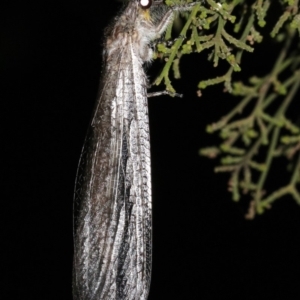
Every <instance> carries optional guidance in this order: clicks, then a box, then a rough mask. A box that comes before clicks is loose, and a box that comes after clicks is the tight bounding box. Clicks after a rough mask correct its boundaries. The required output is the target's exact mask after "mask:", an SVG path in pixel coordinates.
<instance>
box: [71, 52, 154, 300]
mask: <svg viewBox="0 0 300 300" xmlns="http://www.w3.org/2000/svg"><path fill="white" fill-rule="evenodd" d="M131 55H132V54H131V53H130V51H129V49H122V50H120V52H119V54H117V55H114V56H112V57H110V61H109V63H108V64H107V66H106V68H105V72H104V74H103V79H104V80H103V83H102V88H101V92H100V96H99V100H98V102H97V105H96V109H95V112H94V116H93V119H92V123H91V127H90V129H89V132H88V135H87V138H86V141H85V145H84V148H83V151H82V155H81V159H80V165H79V169H78V174H77V179H76V188H75V202H74V203H75V204H74V212H75V216H74V218H75V221H74V223H75V224H74V240H75V241H74V248H75V249H74V252H75V255H74V256H75V257H74V283H73V285H74V297H75V299H82V300H92V299H97V300H101V299H103V300H104V299H105V300H107V299H120V300H121V299H124V300H125V299H134V300H138V299H139V300H140V299H146V297H147V294H148V291H149V284H150V272H151V270H150V269H151V190H150V186H149V185H150V149H149V129H148V112H147V103H146V102H147V98H146V90H145V84H146V82H144V81H145V80H144V77H145V76H144V72H143V69H142V66H141V64H140V63H139V62H137V61H136V63H138V68H135V70H132V66H130V64H129V65H128V58H131V59H134V58H132V57H131ZM136 77H137V78H139V80H140V81H141V79H142V82H140V83H142V85H140V87H138V86H136V82H135V80H136V79H137V78H136ZM140 83H139V84H140ZM143 102H144V103H143Z"/></svg>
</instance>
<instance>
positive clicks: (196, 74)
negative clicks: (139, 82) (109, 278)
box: [0, 0, 300, 300]
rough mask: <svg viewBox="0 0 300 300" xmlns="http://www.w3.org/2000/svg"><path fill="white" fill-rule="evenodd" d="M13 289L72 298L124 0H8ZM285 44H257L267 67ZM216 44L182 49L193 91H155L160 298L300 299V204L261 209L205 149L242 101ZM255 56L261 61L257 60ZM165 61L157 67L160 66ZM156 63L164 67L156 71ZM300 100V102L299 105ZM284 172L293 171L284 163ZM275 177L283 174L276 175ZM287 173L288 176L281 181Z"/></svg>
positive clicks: (8, 273)
mask: <svg viewBox="0 0 300 300" xmlns="http://www.w3.org/2000/svg"><path fill="white" fill-rule="evenodd" d="M1 6H2V8H1V16H0V24H1V26H0V34H1V48H0V62H1V66H0V87H1V88H0V100H1V101H0V103H1V121H2V125H1V131H2V132H1V150H2V151H3V152H2V155H1V158H2V159H1V161H2V164H1V165H2V167H1V183H2V184H1V191H2V193H1V194H2V197H1V219H0V220H1V237H2V238H1V242H2V243H1V245H2V246H1V252H2V254H1V274H2V279H1V290H0V295H1V296H0V297H1V299H14V300H17V299H39V300H43V299H51V300H53V299H65V300H67V299H72V291H71V277H72V274H71V273H72V252H73V245H72V198H73V189H74V180H75V174H76V168H77V163H78V159H79V155H80V151H81V147H82V145H83V141H84V137H85V133H86V130H87V127H88V123H89V119H90V115H91V111H92V109H93V105H94V101H95V98H96V93H97V89H98V81H99V76H100V70H101V40H102V32H103V28H104V27H105V26H106V25H107V24H108V22H109V20H110V19H111V18H112V17H113V15H114V14H115V12H116V11H117V10H118V9H119V7H120V4H117V3H116V2H114V1H79V0H73V1H68V0H62V1H32V2H31V1H20V2H16V1H7V2H4V1H2V4H1ZM273 47H274V46H273V45H271V44H270V47H268V48H260V49H261V50H259V49H258V50H257V51H258V54H259V55H260V56H257V58H256V59H257V60H256V61H255V60H254V58H253V57H252V56H247V55H245V58H244V59H245V61H244V63H245V67H244V68H245V69H244V70H245V73H246V74H252V73H254V72H256V71H257V68H259V72H261V73H262V74H264V73H265V72H267V70H268V68H269V67H270V66H271V65H272V63H273V61H274V58H275V56H276V53H274V51H273V49H274V48H273ZM206 55H207V54H204V55H202V56H201V55H200V56H197V55H191V56H189V57H186V58H184V59H183V61H182V68H181V71H182V77H183V79H182V80H181V81H176V82H175V81H174V85H175V86H176V88H177V90H178V91H179V92H182V93H183V94H184V95H185V97H184V98H183V99H178V98H177V99H176V98H170V97H157V98H151V99H150V100H149V107H150V123H151V146H152V168H153V171H152V172H153V214H154V232H153V236H154V241H153V247H154V254H153V255H154V256H153V274H152V284H151V292H150V296H149V300H151V299H156V300H160V299H224V298H228V299H231V298H239V299H262V298H267V299H273V298H277V299H297V298H299V296H300V289H299V288H298V282H299V277H300V269H299V267H300V256H299V252H300V244H299V233H300V208H299V207H298V206H297V205H296V204H295V203H294V202H293V200H291V199H285V200H281V201H278V202H277V203H276V204H275V205H274V207H273V208H272V210H270V211H268V212H267V213H266V214H265V215H264V216H262V217H257V218H256V219H255V220H254V221H245V220H244V217H243V216H244V214H245V207H243V206H241V205H239V204H234V203H233V202H232V201H231V200H230V194H229V193H227V192H226V182H227V179H228V178H227V175H217V176H216V175H214V173H213V166H214V165H215V164H214V162H212V161H209V160H207V159H205V158H202V157H200V156H198V150H199V148H200V147H204V146H207V145H210V144H212V143H213V141H214V140H213V138H212V137H210V136H208V135H207V134H206V133H205V126H206V124H208V123H211V122H213V121H216V120H217V119H218V118H220V117H221V116H222V115H224V114H225V113H226V111H228V109H229V107H230V106H232V105H234V104H235V103H236V101H237V100H229V99H228V98H226V97H225V96H224V95H223V94H222V92H221V91H222V87H216V88H211V89H209V90H207V91H204V95H203V97H202V98H197V97H196V89H197V83H198V82H199V81H200V80H201V79H206V78H209V76H211V75H212V72H214V74H216V73H215V72H216V71H211V69H212V67H211V64H210V63H208V62H207V61H206V58H207V56H206ZM249 62H250V63H249ZM160 67H161V65H157V64H156V66H154V69H152V73H155V72H156V71H154V70H155V69H158V70H159V68H160ZM150 73H151V71H150ZM298 108H299V107H298ZM273 177H274V179H276V178H278V177H281V175H280V174H278V173H275V174H274V176H273ZM275 182H276V180H275ZM276 184H277V183H276Z"/></svg>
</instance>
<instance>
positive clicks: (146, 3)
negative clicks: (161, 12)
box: [139, 0, 152, 9]
mask: <svg viewBox="0 0 300 300" xmlns="http://www.w3.org/2000/svg"><path fill="white" fill-rule="evenodd" d="M139 2H140V6H141V8H144V9H147V8H149V7H150V6H151V5H152V0H139Z"/></svg>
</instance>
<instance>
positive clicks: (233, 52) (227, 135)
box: [155, 0, 300, 219]
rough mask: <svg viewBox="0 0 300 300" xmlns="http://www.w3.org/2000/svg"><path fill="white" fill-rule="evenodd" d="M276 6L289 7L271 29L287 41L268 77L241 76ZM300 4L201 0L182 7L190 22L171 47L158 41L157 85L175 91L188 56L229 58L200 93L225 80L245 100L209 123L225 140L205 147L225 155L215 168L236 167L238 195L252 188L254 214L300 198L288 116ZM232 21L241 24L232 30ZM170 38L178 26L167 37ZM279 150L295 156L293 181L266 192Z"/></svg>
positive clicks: (298, 66) (295, 131) (299, 72)
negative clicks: (245, 56)
mask: <svg viewBox="0 0 300 300" xmlns="http://www.w3.org/2000/svg"><path fill="white" fill-rule="evenodd" d="M189 2H192V1H180V0H173V1H172V0H169V1H167V4H168V5H180V4H184V3H189ZM273 5H277V6H280V5H281V7H282V14H281V15H280V14H278V16H277V21H275V23H274V24H273V29H272V30H271V32H268V33H267V34H270V35H271V37H272V38H273V39H274V43H277V44H278V45H281V50H279V52H278V57H277V60H276V62H275V63H274V65H273V68H272V69H271V70H267V71H266V72H265V75H264V76H262V77H251V78H249V79H248V83H245V82H242V81H234V80H233V75H234V74H235V73H236V72H242V66H241V59H242V56H243V54H244V52H245V51H246V52H249V53H252V52H253V50H254V48H255V46H256V45H257V44H258V43H261V42H263V37H264V35H265V36H266V33H265V30H264V31H262V28H263V27H265V26H266V24H268V25H269V23H270V22H272V21H270V20H269V19H270V18H268V13H269V11H270V9H271V8H272V7H273ZM298 7H299V0H281V1H280V0H277V1H274V0H272V1H271V0H256V1H255V0H253V1H246V0H232V1H225V0H220V1H219V2H217V1H213V0H206V1H203V2H197V3H196V4H195V6H193V8H192V10H191V12H189V13H183V14H182V15H183V17H184V18H185V19H186V23H185V25H184V26H183V27H182V29H181V32H180V35H179V36H180V37H179V38H178V39H177V40H176V41H175V43H174V44H173V45H172V46H171V47H167V46H165V45H164V44H159V45H158V48H157V49H158V52H157V54H156V55H157V56H158V57H163V58H164V59H165V60H166V64H165V66H164V68H163V70H162V72H161V74H160V75H159V76H158V77H157V78H156V80H155V84H156V85H158V84H161V83H162V82H163V83H164V84H165V86H166V89H167V90H168V91H170V92H172V93H175V89H174V88H173V86H172V84H171V80H170V78H169V72H170V70H173V73H174V77H175V78H179V77H180V70H179V62H180V59H181V57H182V56H183V55H186V54H190V53H194V52H197V53H200V52H204V51H210V52H209V60H210V61H211V62H212V65H213V67H218V66H219V62H220V60H224V61H226V62H227V64H228V69H227V71H226V72H225V74H220V75H219V76H217V77H215V78H208V79H206V80H203V81H201V82H199V84H198V88H199V89H200V90H199V91H198V94H199V95H202V94H203V90H204V89H206V88H208V87H210V86H213V85H216V84H220V83H222V84H224V87H225V90H224V91H225V92H226V93H230V94H231V95H232V96H233V97H235V98H236V99H238V100H239V103H238V104H237V105H236V107H234V108H233V109H232V110H231V111H230V112H229V113H228V114H226V115H225V116H223V117H222V118H221V119H220V120H219V121H217V122H215V123H213V124H211V125H208V126H207V132H208V133H215V132H219V137H220V143H219V144H218V145H215V146H210V147H207V148H205V149H201V150H200V152H199V153H200V155H203V156H206V157H209V158H216V157H219V158H220V166H218V167H216V168H215V172H228V173H229V174H230V180H229V183H228V186H229V188H228V189H229V191H230V192H231V193H232V199H233V200H234V201H239V200H240V199H241V194H248V195H250V198H251V200H250V205H249V211H248V213H247V214H246V216H245V217H246V218H247V219H252V218H254V216H255V214H256V213H258V214H261V213H263V212H264V211H265V209H268V208H270V207H271V204H272V203H273V202H274V201H275V200H277V199H279V198H281V197H283V196H285V195H291V196H292V197H293V199H294V200H295V201H296V202H297V203H298V204H300V192H299V184H300V128H299V127H298V126H297V125H296V124H294V123H293V121H292V120H289V118H288V115H287V110H288V108H289V107H290V105H291V103H292V102H293V101H299V100H298V99H297V97H296V95H297V93H298V92H299V86H300V52H299V34H300V13H299V11H298ZM277 11H278V9H277ZM273 17H274V16H273ZM232 24H234V26H232ZM228 25H231V26H228ZM230 28H233V30H232V29H231V32H230ZM260 31H261V32H264V33H261V32H260ZM170 37H171V27H170V28H169V29H168V31H167V33H166V39H167V40H168V39H170ZM185 37H187V38H185ZM296 48H298V49H296ZM297 50H298V51H297ZM258 68H259V66H258ZM235 78H236V76H235ZM245 107H248V108H250V109H251V112H250V113H249V114H246V113H245V112H244V111H245ZM274 107H275V108H276V109H274ZM248 110H249V109H248ZM248 110H247V111H248ZM278 157H281V159H282V157H284V159H286V160H287V162H288V161H289V162H290V164H289V165H290V166H291V167H290V168H289V169H288V170H287V171H289V172H290V173H289V174H290V175H289V177H290V178H289V181H288V184H287V185H284V186H282V187H279V188H278V189H277V190H274V191H266V190H265V186H266V181H267V178H268V175H270V170H271V167H272V166H273V164H274V161H275V160H276V159H278ZM287 165H288V163H287ZM297 188H298V189H297Z"/></svg>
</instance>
